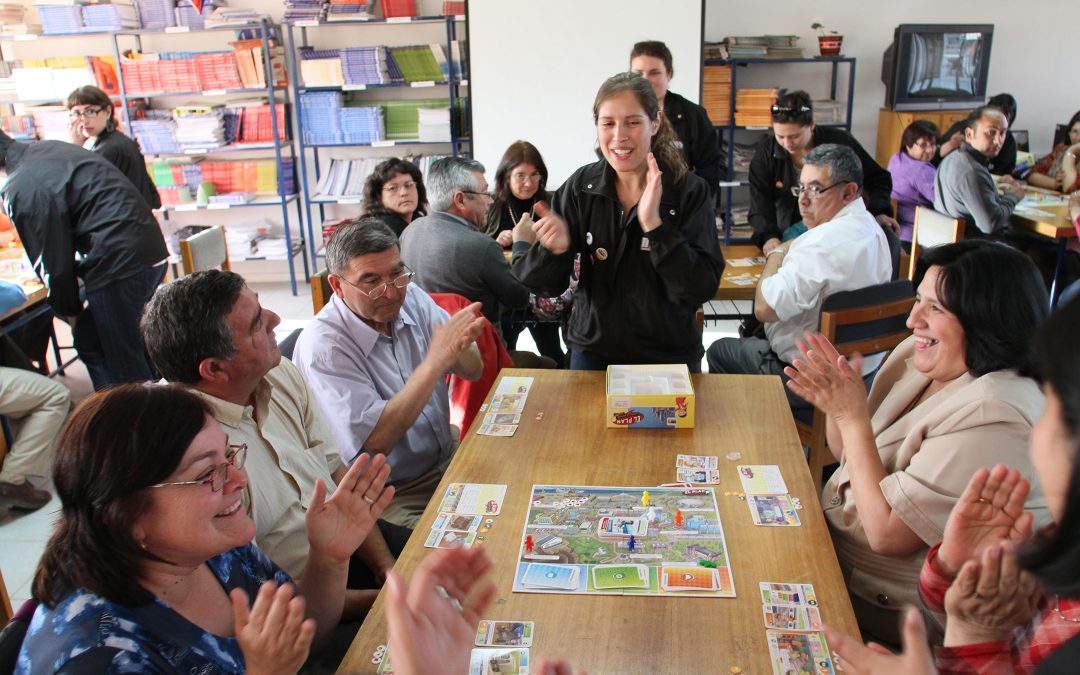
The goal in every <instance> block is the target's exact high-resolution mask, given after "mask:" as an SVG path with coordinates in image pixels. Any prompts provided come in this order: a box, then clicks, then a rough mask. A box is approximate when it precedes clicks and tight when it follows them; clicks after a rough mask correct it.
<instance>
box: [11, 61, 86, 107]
mask: <svg viewBox="0 0 1080 675" xmlns="http://www.w3.org/2000/svg"><path fill="white" fill-rule="evenodd" d="M94 58H95V57H86V56H69V57H53V58H48V59H23V60H22V61H17V62H13V64H12V65H11V70H10V75H11V79H10V81H9V82H10V84H8V85H7V87H5V88H7V89H9V90H10V88H11V87H12V86H13V87H14V90H15V96H12V97H11V98H19V99H22V100H26V101H42V100H49V99H60V100H65V99H67V96H68V94H70V93H71V91H72V90H73V89H77V88H78V87H82V86H85V85H88V84H90V85H97V84H98V82H97V80H96V79H95V77H94V70H93V68H92V67H91V66H90V63H91V61H92V60H93V59H94Z"/></svg>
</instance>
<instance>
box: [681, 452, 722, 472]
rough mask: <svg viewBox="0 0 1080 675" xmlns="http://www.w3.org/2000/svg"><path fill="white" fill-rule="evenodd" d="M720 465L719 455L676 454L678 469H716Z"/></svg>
mask: <svg viewBox="0 0 1080 675" xmlns="http://www.w3.org/2000/svg"><path fill="white" fill-rule="evenodd" d="M718 466H720V458H719V457H710V456H706V455H676V456H675V468H677V469H715V468H717V467H718Z"/></svg>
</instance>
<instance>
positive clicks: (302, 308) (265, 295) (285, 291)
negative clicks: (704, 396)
mask: <svg viewBox="0 0 1080 675" xmlns="http://www.w3.org/2000/svg"><path fill="white" fill-rule="evenodd" d="M251 286H252V288H253V289H254V290H255V291H256V292H257V293H258V294H259V299H260V301H261V302H262V304H263V306H264V307H266V308H267V309H270V310H273V311H274V312H276V313H277V314H279V315H280V316H281V318H282V321H281V325H280V326H279V327H278V329H277V335H278V340H282V339H284V338H285V336H287V335H288V334H289V333H291V332H292V331H293V330H295V329H296V328H300V327H302V326H303V325H304V324H305V323H307V321H308V320H309V319H310V318H311V316H312V311H311V300H310V296H309V295H308V293H307V289H306V288H305V287H301V288H300V292H299V295H297V296H295V297H294V296H293V295H292V294H291V292H290V290H289V285H288V284H287V283H252V284H251ZM723 304H724V305H726V306H720V305H721V303H716V305H717V306H716V307H714V308H713V310H710V311H719V312H731V311H732V309H733V308H732V307H731V304H730V303H723ZM740 304H743V306H742V307H741V309H742V311H744V312H745V311H747V309H748V307H747V305H748V303H740ZM57 327H58V330H57V332H58V333H64V334H62V335H61V336H60V343H61V344H70V343H71V342H70V338H68V336H67V334H66V331H65V328H66V325H65V324H63V323H62V322H59V321H58V322H57ZM735 329H736V324H735V322H734V321H721V322H718V323H717V324H715V325H712V324H710V325H708V326H706V327H705V335H704V344H705V345H709V344H710V343H711V342H712V341H713V340H716V339H717V338H720V337H725V336H731V335H734V334H735ZM518 349H522V350H534V351H535V349H536V346H535V345H534V344H533V343H532V336H531V335H530V334H529V332H528V331H524V332H522V334H521V337H520V338H519V340H518ZM69 353H70V352H69ZM705 369H706V368H705V364H704V361H703V362H702V370H703V371H704V370H705ZM59 380H60V381H62V382H63V383H64V384H66V385H67V386H68V388H69V389H71V392H72V399H73V400H74V401H75V402H76V403H79V402H81V401H82V400H83V399H85V398H86V397H87V396H89V395H90V393H91V391H92V388H91V386H90V380H89V377H88V376H87V373H86V369H85V368H84V367H83V366H82V364H81V363H78V362H76V363H74V364H73V365H72V366H70V367H69V369H68V372H67V373H66V375H65V376H64V377H61V378H59ZM59 511H60V502H59V500H57V499H56V497H55V496H54V497H53V500H52V501H51V502H49V503H48V504H47V505H46V506H44V507H43V508H41V509H39V510H38V511H35V512H32V513H22V514H20V515H15V516H12V517H9V518H8V519H7V520H5V521H3V522H0V571H2V572H3V575H4V581H5V582H6V584H7V589H8V593H9V594H10V595H11V601H12V604H13V605H14V606H15V607H16V608H17V607H18V606H19V605H20V604H21V603H22V602H23V601H25V600H26V599H28V598H29V597H30V586H31V582H32V581H33V576H34V570H35V568H36V567H37V561H38V559H39V558H40V557H41V552H42V551H43V550H44V548H45V544H46V542H47V541H48V539H49V536H50V534H51V533H52V528H53V522H54V520H55V519H56V517H57V514H58V513H59ZM16 513H17V514H18V513H19V512H16Z"/></svg>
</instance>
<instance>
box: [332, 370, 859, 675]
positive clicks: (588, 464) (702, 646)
mask: <svg viewBox="0 0 1080 675" xmlns="http://www.w3.org/2000/svg"><path fill="white" fill-rule="evenodd" d="M502 374H503V375H504V376H505V375H517V376H530V377H534V378H536V379H535V382H534V383H533V386H532V389H531V391H530V392H529V398H528V403H527V404H526V408H525V412H524V414H523V415H522V418H521V426H520V427H519V428H518V430H517V433H516V434H515V435H514V436H513V437H510V438H496V437H490V436H477V435H475V427H476V425H474V428H473V431H471V432H470V433H469V434H468V435H467V436H466V438H465V439H464V441H463V442H462V445H461V448H460V449H459V450H458V452H457V455H456V456H455V457H454V460H453V462H452V463H451V464H450V467H449V469H448V470H447V473H446V476H445V477H444V478H443V481H442V484H441V486H440V490H439V492H438V494H441V493H442V492H443V491H444V490H445V489H446V487H447V485H448V484H449V483H451V482H471V483H505V484H506V485H508V488H507V491H506V499H505V502H504V504H503V510H502V513H501V514H500V515H499V516H497V517H496V518H495V524H494V527H493V528H492V529H491V531H490V532H488V533H487V535H486V537H487V538H486V541H485V542H484V544H485V545H486V546H487V547H488V550H489V551H490V552H491V555H492V556H493V557H494V559H495V561H496V566H495V570H494V572H493V580H494V582H495V584H496V586H497V588H498V595H497V599H496V601H495V602H494V603H493V605H492V606H491V608H490V609H489V610H488V612H487V617H486V618H493V619H523V620H531V621H535V622H536V638H535V641H534V644H533V647H532V654H533V655H534V657H535V656H540V655H551V656H562V657H566V658H568V659H570V661H571V662H572V663H573V665H574V668H575V672H577V671H578V670H586V671H588V672H590V673H659V672H668V673H674V672H680V673H705V672H711V673H716V672H724V673H726V672H728V670H729V668H731V667H732V666H738V667H739V668H741V669H742V672H744V673H768V672H771V666H770V663H769V650H768V645H767V642H766V638H765V626H764V623H763V621H762V612H761V600H760V596H759V594H758V587H757V584H758V582H760V581H773V582H802V583H811V584H813V585H814V588H815V589H816V591H817V594H818V598H819V601H820V607H821V613H822V617H823V618H824V619H825V620H826V621H827V622H829V623H831V624H833V625H834V626H837V627H839V628H840V629H841V630H843V631H844V632H846V633H848V634H851V635H855V636H858V635H859V633H858V628H857V626H856V623H855V617H854V614H853V613H852V609H851V604H850V602H849V600H848V595H847V591H846V590H845V586H844V581H843V578H842V575H841V573H840V569H839V566H838V564H837V561H836V555H835V553H834V552H833V547H832V544H831V541H830V538H829V534H828V530H827V526H826V524H825V519H824V516H823V515H822V512H821V508H820V507H819V506H818V499H817V496H816V495H815V492H814V487H813V483H812V482H811V480H810V472H809V471H808V469H807V466H806V460H805V459H804V456H803V453H802V448H801V446H800V445H799V440H798V436H797V435H796V432H795V426H794V423H793V422H792V418H791V413H790V412H789V409H788V403H787V399H786V397H785V396H784V392H783V390H782V389H781V385H780V380H779V378H776V377H766V376H749V375H695V376H693V381H694V388H695V391H696V397H697V402H696V403H697V408H696V420H697V428H695V429H687V430H645V429H634V430H629V429H608V428H605V426H604V380H603V377H604V375H603V373H597V372H580V371H551V370H513V369H508V370H503V371H502ZM497 384H498V383H497V382H496V385H497ZM489 400H490V397H489ZM538 412H543V413H544V417H543V419H542V420H537V419H536V415H537V413H538ZM732 451H734V452H739V453H741V455H742V457H741V459H740V460H738V461H737V462H736V461H730V460H728V459H726V458H725V455H726V454H727V453H729V452H732ZM678 453H684V454H697V455H717V456H719V458H720V469H721V478H722V482H721V484H720V485H718V486H716V490H717V502H718V506H719V510H720V517H721V519H722V521H723V526H724V534H725V538H726V541H727V548H728V553H729V556H730V558H731V561H732V571H733V576H734V580H735V590H736V593H737V595H738V597H736V598H664V597H628V596H595V595H587V596H571V595H547V594H534V593H512V592H511V590H510V589H511V586H512V583H513V581H512V577H513V574H514V562H513V561H514V560H515V559H516V556H517V554H518V552H519V550H520V548H519V547H520V545H521V537H522V531H523V527H524V518H525V513H526V511H527V502H528V500H529V497H530V495H531V490H532V485H533V484H568V485H621V486H633V487H637V486H651V485H659V484H660V483H667V482H671V481H673V480H674V479H675V455H676V454H678ZM740 463H743V464H778V465H779V466H780V468H781V472H782V473H783V476H784V480H785V482H786V483H787V486H788V489H789V490H790V491H791V494H792V496H794V497H798V498H799V499H800V500H801V501H802V503H803V505H804V508H803V509H802V510H801V511H799V516H800V518H801V520H802V525H801V526H799V527H782V528H770V527H758V526H755V525H754V524H753V522H752V521H751V519H750V511H749V508H748V506H747V503H746V502H745V501H742V500H740V499H739V498H738V497H737V496H734V495H731V496H726V495H724V492H738V491H740V490H741V486H740V483H739V479H738V476H737V474H736V470H735V465H736V464H740ZM437 508H438V499H436V500H433V502H432V504H431V505H429V506H428V509H427V511H426V512H425V513H424V517H423V518H422V519H421V521H420V524H419V525H418V527H417V529H416V533H415V534H414V535H413V537H412V539H410V541H409V544H408V546H406V548H405V551H404V552H403V553H402V555H401V558H400V559H399V560H398V564H397V568H396V569H397V570H398V571H399V572H401V573H403V574H404V575H405V576H406V578H411V577H412V573H413V571H414V570H415V569H416V566H417V564H418V563H419V562H420V560H422V559H423V558H424V556H426V555H427V554H428V553H429V551H428V550H427V549H425V548H424V547H423V543H424V539H425V537H426V536H427V533H428V532H429V531H430V528H431V523H432V521H433V519H434V517H435V514H436V509H437ZM384 602H385V593H380V595H379V599H378V600H377V601H376V603H375V606H374V608H373V609H372V611H371V613H370V614H369V615H368V619H367V621H365V622H364V625H363V626H362V627H361V629H360V632H359V633H358V634H357V636H356V639H355V640H354V642H353V645H352V648H351V649H350V651H349V653H348V654H347V655H346V657H345V660H344V661H343V662H342V665H341V669H340V670H339V672H342V673H374V672H375V670H376V668H377V666H375V665H374V664H372V663H371V658H372V655H373V653H374V651H375V649H376V647H378V645H380V644H385V643H386V638H387V632H386V620H385V613H384V609H383V603H384ZM392 649H393V647H392V646H391V650H392Z"/></svg>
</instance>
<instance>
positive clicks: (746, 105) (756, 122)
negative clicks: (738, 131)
mask: <svg viewBox="0 0 1080 675" xmlns="http://www.w3.org/2000/svg"><path fill="white" fill-rule="evenodd" d="M776 96H777V90H776V89H769V88H750V87H747V88H745V89H739V90H738V91H736V92H735V124H736V125H737V126H740V127H771V126H772V110H771V108H772V104H773V103H774V102H775V101H776Z"/></svg>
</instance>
